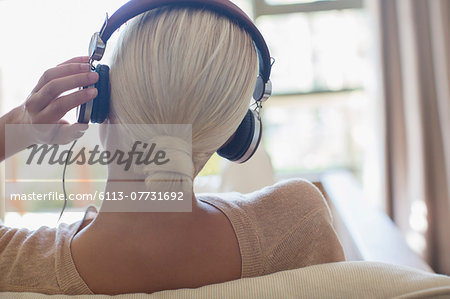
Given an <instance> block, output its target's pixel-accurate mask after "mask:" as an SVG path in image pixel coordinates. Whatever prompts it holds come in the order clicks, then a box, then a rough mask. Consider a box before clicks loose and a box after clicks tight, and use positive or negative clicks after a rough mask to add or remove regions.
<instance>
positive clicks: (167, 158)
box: [143, 135, 194, 181]
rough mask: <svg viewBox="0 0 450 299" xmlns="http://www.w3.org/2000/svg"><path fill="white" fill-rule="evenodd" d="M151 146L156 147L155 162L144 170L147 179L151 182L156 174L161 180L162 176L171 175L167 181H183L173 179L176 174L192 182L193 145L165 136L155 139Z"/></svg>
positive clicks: (152, 140) (151, 141)
mask: <svg viewBox="0 0 450 299" xmlns="http://www.w3.org/2000/svg"><path fill="white" fill-rule="evenodd" d="M149 144H150V146H153V145H154V151H153V157H154V160H153V162H152V163H151V164H149V165H146V166H144V168H143V170H144V173H145V174H146V175H147V179H149V180H151V178H152V177H153V176H154V175H156V174H158V177H159V179H161V175H163V174H164V173H170V175H169V176H168V177H167V179H174V180H177V179H181V178H174V177H172V176H173V175H174V174H178V175H182V176H185V177H188V178H190V179H191V180H192V178H193V176H194V164H193V161H192V144H189V143H188V142H187V141H185V140H183V139H182V138H180V137H174V136H163V135H159V136H155V137H153V138H152V139H151V140H150V142H149ZM147 179H146V181H147ZM184 179H186V178H184Z"/></svg>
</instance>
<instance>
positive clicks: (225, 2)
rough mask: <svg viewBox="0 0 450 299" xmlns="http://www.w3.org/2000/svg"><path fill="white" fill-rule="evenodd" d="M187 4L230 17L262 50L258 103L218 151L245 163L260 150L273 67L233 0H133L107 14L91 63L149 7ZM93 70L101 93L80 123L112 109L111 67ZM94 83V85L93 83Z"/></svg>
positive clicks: (80, 114) (80, 111)
mask: <svg viewBox="0 0 450 299" xmlns="http://www.w3.org/2000/svg"><path fill="white" fill-rule="evenodd" d="M169 5H170V6H175V5H179V6H183V7H194V8H200V9H208V10H211V11H214V12H216V13H218V14H220V15H223V16H226V17H228V18H229V19H230V20H231V21H233V22H235V23H237V24H238V25H239V26H240V27H241V28H243V29H244V30H245V31H246V32H248V33H249V34H250V36H251V37H252V39H253V43H254V45H255V48H256V52H257V54H258V61H259V75H258V77H257V78H256V84H255V89H254V92H253V99H254V100H255V103H256V108H255V109H254V110H252V109H249V110H248V111H247V113H246V115H245V117H244V119H243V120H242V122H241V123H240V125H239V127H238V128H237V130H236V132H235V133H234V134H233V136H232V137H231V138H230V139H229V140H228V141H227V143H225V144H224V145H223V146H222V147H221V148H219V149H218V150H217V154H218V155H219V156H221V157H223V158H225V159H228V160H230V161H233V162H237V163H243V162H245V161H247V160H248V159H250V157H251V156H252V155H253V154H254V153H255V152H256V149H257V148H258V145H259V142H260V140H261V135H262V123H261V118H260V115H259V109H260V108H261V107H262V106H261V103H262V102H265V101H266V100H267V99H268V98H269V97H270V95H271V94H272V83H271V82H270V79H269V77H270V70H271V68H272V62H271V59H272V58H271V57H270V54H269V49H268V47H267V44H266V42H265V41H264V38H263V36H262V35H261V33H260V32H259V30H258V28H256V26H255V25H254V24H253V22H252V20H251V19H250V18H249V17H248V16H247V15H246V14H245V13H244V12H243V11H242V10H241V9H240V8H239V7H237V6H236V5H235V4H233V3H232V2H231V1H229V0H131V1H129V2H127V3H125V4H124V5H123V6H122V7H120V8H119V9H118V10H117V11H116V12H115V13H114V14H113V15H112V16H111V17H110V18H108V16H106V20H105V22H104V23H103V26H102V27H101V29H100V31H99V32H96V33H94V35H93V36H92V38H91V42H90V45H89V57H90V61H89V63H90V64H91V66H92V63H93V61H94V60H96V61H99V60H101V59H102V57H103V53H104V52H105V48H106V43H107V42H108V39H109V38H110V37H111V35H112V34H113V33H114V31H116V30H117V29H118V28H119V27H120V26H121V25H122V24H124V23H125V22H127V21H128V20H129V19H131V18H133V17H135V16H137V15H139V14H142V13H144V12H146V11H149V10H152V9H155V8H159V7H163V6H169ZM92 70H93V71H95V72H97V73H98V74H99V80H98V81H97V83H96V84H95V88H97V90H98V95H97V97H96V98H95V99H93V100H92V101H89V102H87V103H85V104H82V105H80V106H79V107H77V118H78V122H80V123H89V121H90V122H92V123H102V122H103V121H104V120H105V119H106V117H107V116H108V111H109V98H110V89H109V67H108V66H107V65H103V64H98V65H97V66H96V67H93V66H92ZM89 87H92V86H89Z"/></svg>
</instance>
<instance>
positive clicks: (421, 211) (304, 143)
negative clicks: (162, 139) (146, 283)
mask: <svg viewBox="0 0 450 299" xmlns="http://www.w3.org/2000/svg"><path fill="white" fill-rule="evenodd" d="M125 2H126V1H124V0H120V1H119V0H103V1H102V0H95V1H92V0H89V1H88V0H77V1H57V0H0V36H1V38H2V46H1V47H0V107H1V111H2V114H3V113H6V112H7V111H9V110H10V109H12V108H14V107H16V106H18V105H20V104H21V103H23V102H24V101H25V99H26V98H27V96H28V94H29V92H30V91H31V89H32V88H33V87H34V85H35V84H36V83H37V81H38V79H39V77H40V76H41V74H42V73H43V72H44V71H45V70H46V69H48V68H50V67H53V66H54V65H56V64H59V63H61V62H62V61H65V60H67V59H69V58H71V57H73V56H79V55H86V54H87V48H88V44H89V40H90V37H91V35H92V33H94V32H95V31H98V30H99V29H100V27H101V25H102V23H103V21H104V19H105V13H106V12H108V13H109V14H110V15H111V14H112V13H113V12H114V11H115V10H116V9H117V8H118V7H120V6H121V5H123V4H124V3H125ZM234 2H235V3H236V4H237V5H238V6H240V7H241V8H242V9H243V10H244V11H246V12H247V13H248V14H249V15H250V16H251V17H252V18H253V19H254V20H255V23H256V25H257V26H258V28H259V29H260V30H261V32H262V34H263V36H264V37H265V39H266V41H267V43H268V46H269V49H270V52H271V56H273V57H274V59H275V64H274V66H273V69H272V70H273V71H272V77H271V79H272V83H273V89H274V93H273V96H272V97H271V98H270V99H269V101H268V102H266V103H265V104H264V106H263V109H262V113H263V114H262V117H263V126H264V129H263V133H264V135H263V139H262V146H261V147H260V149H259V150H258V152H257V153H256V155H255V157H254V158H252V159H251V160H250V161H249V162H248V163H245V164H243V165H234V164H230V163H227V162H225V161H223V160H221V159H219V158H218V156H216V155H214V156H213V157H212V158H211V160H210V161H209V162H208V164H207V165H206V167H205V168H204V169H203V171H202V172H201V174H200V177H199V178H197V180H196V182H195V190H196V191H197V192H227V191H239V192H251V191H254V190H257V189H259V188H262V187H263V186H266V185H270V184H273V183H275V182H276V181H279V180H282V179H286V178H290V177H300V178H305V179H308V180H311V181H315V182H320V181H323V180H324V178H325V177H327V176H328V177H329V176H330V175H335V176H338V177H339V176H340V177H341V178H345V179H343V180H341V181H340V182H342V184H340V188H342V189H343V190H344V191H345V190H350V189H352V190H353V189H354V188H357V189H358V190H359V191H360V193H358V194H361V195H360V196H359V197H360V198H358V200H360V201H365V202H367V203H369V204H370V206H371V207H373V208H374V209H379V210H381V211H383V212H384V213H386V214H387V215H388V216H389V217H390V218H391V219H392V220H393V221H394V222H395V223H396V225H397V227H398V228H399V229H400V231H401V232H402V234H403V236H404V237H405V239H406V241H407V243H408V245H409V246H410V247H411V248H412V249H413V250H414V251H415V252H417V253H418V254H420V255H421V256H423V257H424V258H426V259H427V261H428V262H429V263H431V264H432V266H433V267H434V269H435V270H437V271H440V272H442V273H444V272H447V273H450V233H449V231H450V220H449V219H450V195H449V194H450V157H449V155H450V100H449V73H450V54H449V52H450V46H449V45H450V33H449V28H450V26H449V20H450V4H449V2H450V1H448V0H330V1H308V0H235V1H234ZM117 37H118V34H115V35H113V36H112V38H111V39H110V41H109V46H108V49H107V53H106V56H105V58H104V59H103V60H102V63H108V57H109V56H110V54H111V52H112V49H113V48H114V46H113V44H114V42H115V40H116V39H117ZM66 119H67V120H69V121H71V122H74V121H75V114H74V113H69V114H67V115H66ZM83 171H85V172H83V173H82V175H86V173H88V172H89V170H83ZM68 172H69V173H70V168H69V170H68ZM2 175H4V173H3V172H2ZM347 184H348V185H347ZM0 206H1V205H0ZM49 208H50V209H49ZM60 208H61V207H60V205H59V203H58V204H55V203H52V204H51V206H50V207H49V206H46V205H45V203H39V205H34V206H30V205H28V206H27V205H24V204H20V205H18V206H17V207H16V210H15V211H7V212H8V213H5V211H3V213H4V215H3V216H4V218H5V220H6V221H5V222H6V224H7V225H10V226H21V227H30V228H35V227H39V226H41V225H43V224H45V225H53V226H54V225H56V219H57V217H58V215H59V211H60ZM73 208H74V209H73V210H76V208H77V207H73ZM78 208H80V207H78ZM348 208H349V209H351V207H348ZM39 210H46V213H36V212H38V211H39ZM69 212H70V211H69ZM0 213H1V211H0ZM0 216H1V215H0ZM65 217H66V218H65V220H66V221H76V220H79V219H80V218H81V217H80V214H79V213H72V214H71V213H67V214H66V215H65Z"/></svg>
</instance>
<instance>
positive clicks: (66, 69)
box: [0, 7, 344, 294]
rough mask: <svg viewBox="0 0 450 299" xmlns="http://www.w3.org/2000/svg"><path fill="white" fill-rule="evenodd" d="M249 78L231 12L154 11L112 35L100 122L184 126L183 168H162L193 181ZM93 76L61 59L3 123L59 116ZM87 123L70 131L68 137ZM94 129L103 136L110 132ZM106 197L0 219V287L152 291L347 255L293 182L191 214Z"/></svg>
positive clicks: (312, 193)
mask: <svg viewBox="0 0 450 299" xmlns="http://www.w3.org/2000/svg"><path fill="white" fill-rule="evenodd" d="M256 75H257V55H256V52H255V48H254V46H253V42H252V39H251V38H250V36H249V35H248V34H247V33H246V32H245V31H243V30H242V29H241V28H240V27H238V26H237V25H235V24H234V23H232V22H230V21H229V19H227V18H225V17H222V16H219V15H217V14H215V13H213V12H209V11H206V10H198V9H193V8H175V7H167V8H160V9H156V10H152V11H149V12H147V13H145V14H142V15H139V16H138V17H136V18H135V19H133V20H132V21H131V22H130V23H129V24H128V25H127V28H126V30H125V31H124V32H123V33H122V35H121V39H120V41H119V43H118V46H117V48H116V50H115V54H114V57H113V61H112V64H111V74H110V81H111V110H110V113H109V116H108V119H107V121H106V122H108V123H110V124H135V123H136V124H170V123H172V124H192V159H191V160H190V161H185V162H186V163H191V164H192V166H193V172H192V175H189V174H187V173H186V171H181V170H177V169H171V170H170V173H171V174H170V175H171V176H172V177H175V178H178V179H179V180H180V181H183V180H186V179H187V180H188V181H190V182H192V181H193V180H194V178H195V176H196V175H197V174H198V173H199V172H200V170H201V169H202V167H203V166H204V165H205V163H206V162H207V161H208V159H209V158H210V156H211V155H212V154H213V153H214V152H215V151H217V149H219V148H220V147H221V146H222V145H223V144H225V143H226V142H227V140H228V139H229V138H230V136H231V135H232V134H233V133H234V131H235V130H236V128H237V127H238V125H239V123H240V122H241V120H242V119H243V117H244V115H245V113H246V111H247V109H248V99H250V98H251V95H252V92H253V88H254V81H255V80H254V79H255V78H256ZM97 80H98V77H97V75H96V74H95V73H89V68H88V64H87V58H75V59H72V60H69V61H67V62H65V63H63V64H62V65H59V66H57V67H55V68H53V69H50V70H48V71H47V72H46V73H45V74H44V76H42V78H41V80H40V81H39V83H38V85H37V86H36V88H35V89H34V90H33V91H32V93H31V95H30V97H29V98H28V99H27V101H26V102H25V104H24V105H22V106H20V107H18V108H16V109H14V110H13V111H11V112H10V113H8V114H7V115H5V116H4V117H3V118H2V119H1V125H2V127H4V126H5V124H6V123H13V124H14V123H25V124H30V123H49V122H51V123H59V122H61V121H60V118H61V117H62V116H63V115H64V114H65V113H66V112H67V111H69V110H70V109H72V108H74V107H76V106H78V105H80V104H82V103H85V102H87V101H89V100H91V99H92V98H93V97H95V95H96V91H95V89H93V88H88V89H84V90H81V91H77V92H75V93H72V94H69V95H64V96H61V93H63V92H65V91H68V90H71V89H73V88H76V87H80V86H88V85H90V84H93V83H94V82H96V81H97ZM230 86H232V87H233V88H230ZM2 129H3V128H2ZM84 129H86V127H84V126H81V127H79V126H68V127H67V130H68V131H70V133H71V134H72V135H73V136H75V137H77V136H80V135H81V134H82V132H81V130H84ZM1 131H2V132H4V130H1ZM102 135H103V136H102V139H103V142H104V143H105V144H109V142H111V140H109V139H108V138H109V137H108V134H102ZM2 137H4V136H2ZM2 140H4V139H2ZM181 144H182V143H174V145H173V148H172V150H174V151H176V150H183V149H182V148H176V147H180V146H181ZM1 154H2V155H1V157H2V158H4V156H5V154H4V153H1ZM110 170H111V169H110ZM114 175H115V174H114V173H112V171H109V173H108V186H107V188H106V190H107V191H108V190H114V187H113V185H112V184H110V183H112V182H113V180H112V179H111V178H112V177H114ZM153 175H154V174H153V173H150V174H148V173H147V174H146V175H142V174H136V177H134V178H135V179H136V180H135V181H137V183H136V184H135V185H134V186H133V188H132V189H128V190H122V191H123V192H125V194H127V192H128V193H130V192H131V191H136V190H146V188H148V185H149V184H150V185H151V182H152V176H153ZM191 191H192V190H191ZM106 205H107V203H106V202H104V203H103V206H102V207H101V209H100V211H99V212H98V213H97V212H96V211H93V213H90V212H91V210H88V212H87V213H86V216H85V218H84V219H83V220H82V221H81V222H77V223H74V224H72V225H69V226H67V225H65V224H61V225H60V226H59V227H58V229H49V228H46V227H44V228H41V229H39V230H37V231H34V232H30V231H27V230H18V229H12V228H7V227H4V226H1V227H0V269H1V273H2V274H1V275H0V290H1V291H31V292H41V293H47V294H56V293H65V294H92V293H101V294H120V293H136V292H147V293H151V292H156V291H160V290H168V289H179V288H194V287H200V286H203V285H207V284H212V283H219V282H224V281H229V280H234V279H238V278H241V277H251V276H259V275H265V274H269V273H273V272H277V271H281V270H287V269H294V268H299V267H304V266H308V265H313V264H319V263H327V262H335V261H342V260H343V259H344V257H343V252H342V247H341V245H340V243H339V240H338V239H337V236H336V234H335V231H334V229H333V227H332V225H331V219H330V214H329V210H328V207H327V205H326V203H325V201H324V199H323V197H322V196H321V194H320V192H319V191H318V190H317V189H316V188H315V187H313V186H312V185H311V184H310V183H308V182H305V181H302V180H290V181H285V182H282V183H278V184H276V185H274V186H271V187H267V188H264V189H262V190H260V191H257V192H254V193H251V194H247V195H242V194H238V193H230V194H227V195H226V196H225V195H221V196H219V195H195V194H194V193H192V212H190V213H176V212H164V213H155V212H143V213H139V212H133V213H124V212H122V213H111V212H106V210H107V206H106ZM91 214H92V215H91ZM91 216H92V217H91Z"/></svg>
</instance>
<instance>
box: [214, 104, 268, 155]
mask: <svg viewBox="0 0 450 299" xmlns="http://www.w3.org/2000/svg"><path fill="white" fill-rule="evenodd" d="M261 135H262V123H261V120H260V119H259V117H258V115H257V114H256V112H255V111H253V110H250V109H249V110H248V111H247V114H246V115H245V117H244V119H243V120H242V122H241V123H240V125H239V127H238V128H237V130H236V132H235V133H234V135H233V138H232V139H231V140H230V141H229V142H228V143H227V144H226V145H224V146H223V147H221V148H220V149H219V150H218V151H217V154H218V155H219V156H221V157H223V158H225V159H228V160H230V161H233V162H237V163H243V162H245V161H247V160H248V159H250V157H251V156H252V155H253V154H254V153H255V152H256V149H257V148H258V145H259V142H260V140H261Z"/></svg>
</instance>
